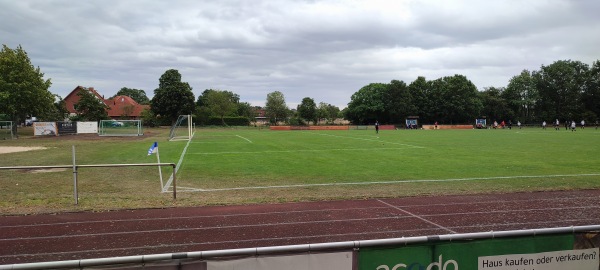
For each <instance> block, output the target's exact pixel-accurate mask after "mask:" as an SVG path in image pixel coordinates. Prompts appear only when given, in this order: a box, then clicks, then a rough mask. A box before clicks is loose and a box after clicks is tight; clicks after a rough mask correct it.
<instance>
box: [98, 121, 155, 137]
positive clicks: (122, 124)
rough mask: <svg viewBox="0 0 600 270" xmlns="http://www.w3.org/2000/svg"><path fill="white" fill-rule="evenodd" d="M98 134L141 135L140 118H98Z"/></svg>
mask: <svg viewBox="0 0 600 270" xmlns="http://www.w3.org/2000/svg"><path fill="white" fill-rule="evenodd" d="M98 135H100V136H142V135H144V132H143V129H142V120H100V123H99V124H98Z"/></svg>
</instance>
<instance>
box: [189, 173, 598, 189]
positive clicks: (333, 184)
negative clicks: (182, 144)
mask: <svg viewBox="0 0 600 270" xmlns="http://www.w3.org/2000/svg"><path fill="white" fill-rule="evenodd" d="M585 176H600V173H589V174H555V175H520V176H495V177H473V178H451V179H429V180H425V179H421V180H396V181H375V182H341V183H321V184H298V185H279V186H255V187H233V188H215V189H203V190H202V191H203V192H214V191H232V190H253V189H272V188H305V187H318V186H351V185H377V184H403V183H423V182H458V181H477V180H500V179H519V178H557V177H585ZM183 192H185V191H183Z"/></svg>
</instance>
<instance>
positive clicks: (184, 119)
mask: <svg viewBox="0 0 600 270" xmlns="http://www.w3.org/2000/svg"><path fill="white" fill-rule="evenodd" d="M193 136H194V124H193V122H192V116H191V115H180V116H179V117H178V118H177V121H176V122H175V124H173V126H171V132H169V141H189V140H191V139H192V137H193Z"/></svg>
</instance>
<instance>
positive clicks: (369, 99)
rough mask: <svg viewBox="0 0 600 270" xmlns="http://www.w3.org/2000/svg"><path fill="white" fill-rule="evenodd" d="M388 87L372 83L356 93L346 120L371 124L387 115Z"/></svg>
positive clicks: (349, 106)
mask: <svg viewBox="0 0 600 270" xmlns="http://www.w3.org/2000/svg"><path fill="white" fill-rule="evenodd" d="M386 92H387V85H386V84H383V83H371V84H369V85H366V86H364V87H363V88H361V89H360V90H358V92H356V93H354V94H353V95H352V97H351V99H350V103H348V110H347V111H346V118H347V119H348V120H350V121H352V122H353V123H358V124H370V123H375V121H376V120H378V119H381V118H382V116H383V115H384V114H385V96H386Z"/></svg>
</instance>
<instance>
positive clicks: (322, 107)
mask: <svg viewBox="0 0 600 270" xmlns="http://www.w3.org/2000/svg"><path fill="white" fill-rule="evenodd" d="M339 113H340V108H338V107H337V106H334V105H331V104H328V103H325V102H320V103H319V106H318V107H317V118H318V119H319V120H321V119H325V120H327V122H328V123H333V121H334V120H335V119H336V118H338V115H339Z"/></svg>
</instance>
